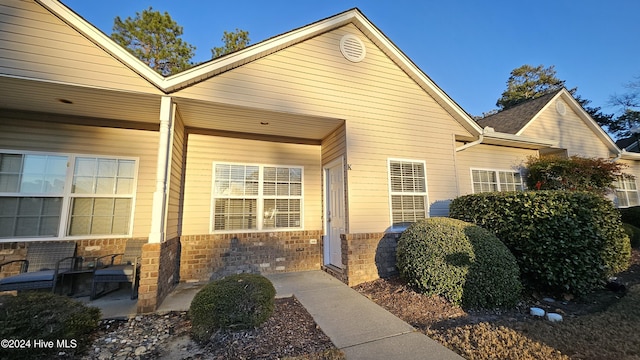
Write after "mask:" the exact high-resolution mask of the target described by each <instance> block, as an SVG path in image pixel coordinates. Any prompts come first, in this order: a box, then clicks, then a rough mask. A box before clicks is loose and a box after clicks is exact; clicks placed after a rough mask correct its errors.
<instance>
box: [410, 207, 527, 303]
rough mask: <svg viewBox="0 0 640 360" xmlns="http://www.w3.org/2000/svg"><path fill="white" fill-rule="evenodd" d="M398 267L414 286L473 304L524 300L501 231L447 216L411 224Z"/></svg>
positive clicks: (512, 260) (517, 276) (453, 301)
mask: <svg viewBox="0 0 640 360" xmlns="http://www.w3.org/2000/svg"><path fill="white" fill-rule="evenodd" d="M397 260H398V269H399V270H400V274H401V276H402V277H403V278H404V279H405V280H406V281H407V283H408V284H409V285H411V286H412V287H414V288H416V289H417V290H418V291H420V292H422V293H425V294H428V295H440V296H443V297H444V298H446V299H447V300H449V301H450V302H452V303H454V304H457V305H462V306H464V307H470V308H483V307H484V308H493V307H508V306H512V305H515V303H516V302H517V301H518V300H519V299H520V292H521V285H520V279H519V270H518V265H517V263H516V260H515V258H514V256H513V255H512V254H511V252H509V250H508V249H507V247H506V246H505V245H504V244H502V243H501V242H500V240H498V239H497V238H496V236H495V235H494V234H493V233H491V232H489V231H487V230H485V229H482V228H480V227H478V226H476V225H473V224H469V223H465V222H463V221H460V220H455V219H448V218H431V219H425V220H421V221H418V222H415V223H413V224H412V225H410V226H409V227H408V228H407V229H406V230H405V231H404V232H403V233H402V236H401V237H400V240H399V241H398V248H397Z"/></svg>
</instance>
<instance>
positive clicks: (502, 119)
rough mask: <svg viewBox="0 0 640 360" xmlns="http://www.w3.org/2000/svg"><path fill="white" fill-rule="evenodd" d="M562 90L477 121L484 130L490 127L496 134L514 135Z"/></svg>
mask: <svg viewBox="0 0 640 360" xmlns="http://www.w3.org/2000/svg"><path fill="white" fill-rule="evenodd" d="M560 91H562V89H560V90H555V91H552V92H549V93H548V94H545V95H543V96H540V97H538V98H535V99H531V100H527V101H525V102H522V103H520V104H518V105H516V106H514V107H511V108H509V109H507V110H503V111H500V112H499V113H497V114H494V115H489V116H487V117H485V118H483V119H480V120H478V124H479V125H480V126H481V127H483V128H485V127H487V126H489V127H492V128H493V129H494V130H495V131H497V132H502V133H507V134H516V133H518V132H519V131H520V130H521V129H522V128H524V127H525V125H527V124H528V123H529V122H530V121H531V120H532V119H533V118H534V117H535V116H536V115H537V114H538V113H539V112H540V111H541V110H542V108H544V107H545V105H547V104H548V103H549V101H551V99H553V98H554V97H555V96H556V95H557V94H558V93H559V92H560Z"/></svg>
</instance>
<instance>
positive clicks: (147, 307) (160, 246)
mask: <svg viewBox="0 0 640 360" xmlns="http://www.w3.org/2000/svg"><path fill="white" fill-rule="evenodd" d="M179 259H180V239H179V238H175V239H172V240H168V241H165V242H163V243H154V244H144V246H143V247H142V260H141V262H142V264H141V267H140V285H139V288H138V304H137V312H138V313H139V314H145V313H150V312H153V311H155V310H156V309H157V308H158V305H160V303H162V301H163V300H164V298H165V297H166V296H167V295H168V294H169V292H171V290H173V288H174V287H175V285H176V284H177V282H178V280H179V278H178V269H179V267H180V264H179V262H178V260H179Z"/></svg>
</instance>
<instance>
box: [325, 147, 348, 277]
mask: <svg viewBox="0 0 640 360" xmlns="http://www.w3.org/2000/svg"><path fill="white" fill-rule="evenodd" d="M324 172H325V196H326V202H325V216H324V218H325V229H326V232H325V241H324V263H325V265H333V266H337V267H339V268H342V266H343V265H342V246H341V240H340V234H343V233H345V223H346V219H345V211H344V201H345V199H344V166H343V164H342V159H340V160H338V161H334V162H332V163H330V164H329V165H328V166H327V167H325V170H324Z"/></svg>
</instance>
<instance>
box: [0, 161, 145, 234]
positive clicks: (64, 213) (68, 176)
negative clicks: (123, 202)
mask: <svg viewBox="0 0 640 360" xmlns="http://www.w3.org/2000/svg"><path fill="white" fill-rule="evenodd" d="M0 153H1V154H16V155H22V156H28V155H35V156H61V157H66V159H67V168H66V173H65V178H64V179H65V181H64V188H63V190H62V192H61V193H54V194H52V193H35V192H34V193H22V192H13V193H9V192H0V197H3V198H4V197H16V198H45V197H49V198H60V199H61V200H62V205H61V210H60V220H59V224H58V233H57V235H56V236H26V237H20V236H11V237H5V238H0V243H3V242H15V241H47V240H78V239H114V238H123V237H124V238H129V237H131V236H132V234H133V226H134V217H135V206H136V198H137V188H138V180H139V168H140V158H139V157H130V156H117V155H103V154H81V153H70V152H50V151H33V150H15V149H0ZM77 158H94V159H110V160H126V161H133V162H134V164H133V166H134V168H133V181H132V184H131V193H127V194H100V193H98V194H96V193H93V194H76V193H74V192H73V180H74V170H75V163H76V159H77ZM75 198H94V199H95V198H126V199H131V208H130V213H129V215H128V227H127V233H126V234H96V235H91V234H88V235H69V233H70V230H71V229H70V226H71V211H72V202H73V199H75Z"/></svg>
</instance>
